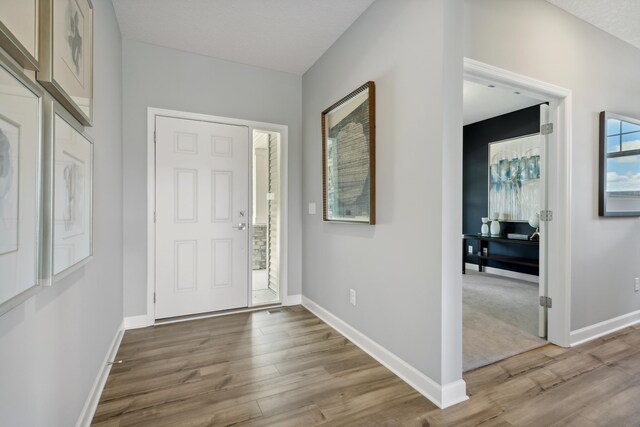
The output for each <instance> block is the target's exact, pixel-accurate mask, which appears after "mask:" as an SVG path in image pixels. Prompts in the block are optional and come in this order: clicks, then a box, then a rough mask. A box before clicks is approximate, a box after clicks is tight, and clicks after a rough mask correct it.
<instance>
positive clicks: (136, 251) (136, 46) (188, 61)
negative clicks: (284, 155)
mask: <svg viewBox="0 0 640 427" xmlns="http://www.w3.org/2000/svg"><path fill="white" fill-rule="evenodd" d="M123 75H124V99H123V101H124V104H123V114H124V141H125V142H124V181H125V190H124V286H125V305H124V312H125V316H137V315H143V314H146V313H147V307H146V298H147V294H146V292H147V277H146V262H147V251H146V245H147V236H146V212H147V205H146V197H147V182H146V178H147V171H146V166H145V165H146V159H147V107H156V108H166V109H171V110H179V111H187V112H195V113H203V114H210V115H215V116H223V117H231V118H237V119H245V120H254V121H261V122H268V123H276V124H283V125H287V126H289V140H288V143H289V153H288V155H289V164H288V167H289V195H288V196H289V206H288V209H289V211H288V215H289V216H288V219H289V224H288V225H289V241H288V293H289V295H295V294H299V293H300V277H301V272H300V268H301V255H300V254H301V250H300V246H301V233H300V227H301V225H300V222H301V210H300V206H301V202H300V191H301V184H300V173H301V172H300V171H301V168H300V163H301V162H300V158H301V148H300V138H301V90H302V89H301V78H300V76H296V75H293V74H287V73H283V72H279V71H271V70H266V69H263V68H258V67H252V66H248V65H242V64H237V63H233V62H228V61H222V60H218V59H214V58H208V57H204V56H200V55H194V54H191V53H186V52H182V51H177V50H173V49H167V48H163V47H158V46H153V45H150V44H145V43H140V42H135V41H131V40H124V41H123Z"/></svg>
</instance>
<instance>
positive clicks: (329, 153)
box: [322, 82, 375, 224]
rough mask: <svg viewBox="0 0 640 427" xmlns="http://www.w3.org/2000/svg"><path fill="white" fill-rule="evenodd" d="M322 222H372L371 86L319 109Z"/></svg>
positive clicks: (372, 152)
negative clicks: (321, 110)
mask: <svg viewBox="0 0 640 427" xmlns="http://www.w3.org/2000/svg"><path fill="white" fill-rule="evenodd" d="M322 165H323V170H322V176H323V182H322V184H323V185H322V189H323V202H324V203H323V219H324V220H325V221H337V222H352V223H363V224H375V85H374V83H373V82H368V83H366V84H365V85H363V86H361V87H359V88H358V89H356V90H355V91H353V92H352V93H350V94H349V95H347V96H346V97H344V98H343V99H341V100H340V101H338V102H337V103H335V104H334V105H332V106H331V107H329V108H328V109H326V110H325V111H323V112H322Z"/></svg>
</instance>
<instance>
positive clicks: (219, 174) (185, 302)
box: [155, 116, 250, 318]
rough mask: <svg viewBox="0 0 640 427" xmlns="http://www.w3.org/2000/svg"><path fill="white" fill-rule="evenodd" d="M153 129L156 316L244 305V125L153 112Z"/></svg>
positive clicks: (246, 170)
mask: <svg viewBox="0 0 640 427" xmlns="http://www.w3.org/2000/svg"><path fill="white" fill-rule="evenodd" d="M155 131H156V144H155V145H156V263H155V265H156V274H155V276H156V313H155V317H156V318H166V317H175V316H183V315H188V314H196V313H205V312H211V311H220V310H227V309H232V308H238V307H246V306H247V305H248V299H247V296H248V263H249V253H250V251H249V247H250V246H249V227H248V223H249V220H250V217H249V215H250V209H249V128H248V127H246V126H238V125H230V124H222V123H213V122H207V121H198V120H190V119H179V118H172V117H162V116H156V123H155ZM241 224H244V226H242V225H241Z"/></svg>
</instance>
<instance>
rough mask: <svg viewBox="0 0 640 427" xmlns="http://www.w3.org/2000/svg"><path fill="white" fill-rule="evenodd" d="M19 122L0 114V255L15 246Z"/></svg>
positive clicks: (17, 216) (16, 239) (16, 234)
mask: <svg viewBox="0 0 640 427" xmlns="http://www.w3.org/2000/svg"><path fill="white" fill-rule="evenodd" d="M19 169H20V126H19V125H18V124H17V123H14V122H12V121H11V120H9V119H8V118H6V117H3V116H1V115H0V255H2V254H6V253H8V252H13V251H17V250H18V218H19V215H18V212H19V209H18V194H19V188H18V187H19V183H20V180H19V178H18V176H19V174H18V172H19Z"/></svg>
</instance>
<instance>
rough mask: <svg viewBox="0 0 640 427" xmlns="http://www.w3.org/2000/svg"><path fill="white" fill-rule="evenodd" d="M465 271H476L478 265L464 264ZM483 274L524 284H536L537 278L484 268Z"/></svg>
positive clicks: (530, 275) (514, 272)
mask: <svg viewBox="0 0 640 427" xmlns="http://www.w3.org/2000/svg"><path fill="white" fill-rule="evenodd" d="M464 268H465V269H466V270H471V271H478V264H470V263H465V267H464ZM484 272H485V273H489V274H495V275H496V276H502V277H508V278H510V279H518V280H524V281H526V282H533V283H538V282H539V279H538V276H536V275H534V274H525V273H518V272H517V271H511V270H503V269H501V268H495V267H485V268H484Z"/></svg>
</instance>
